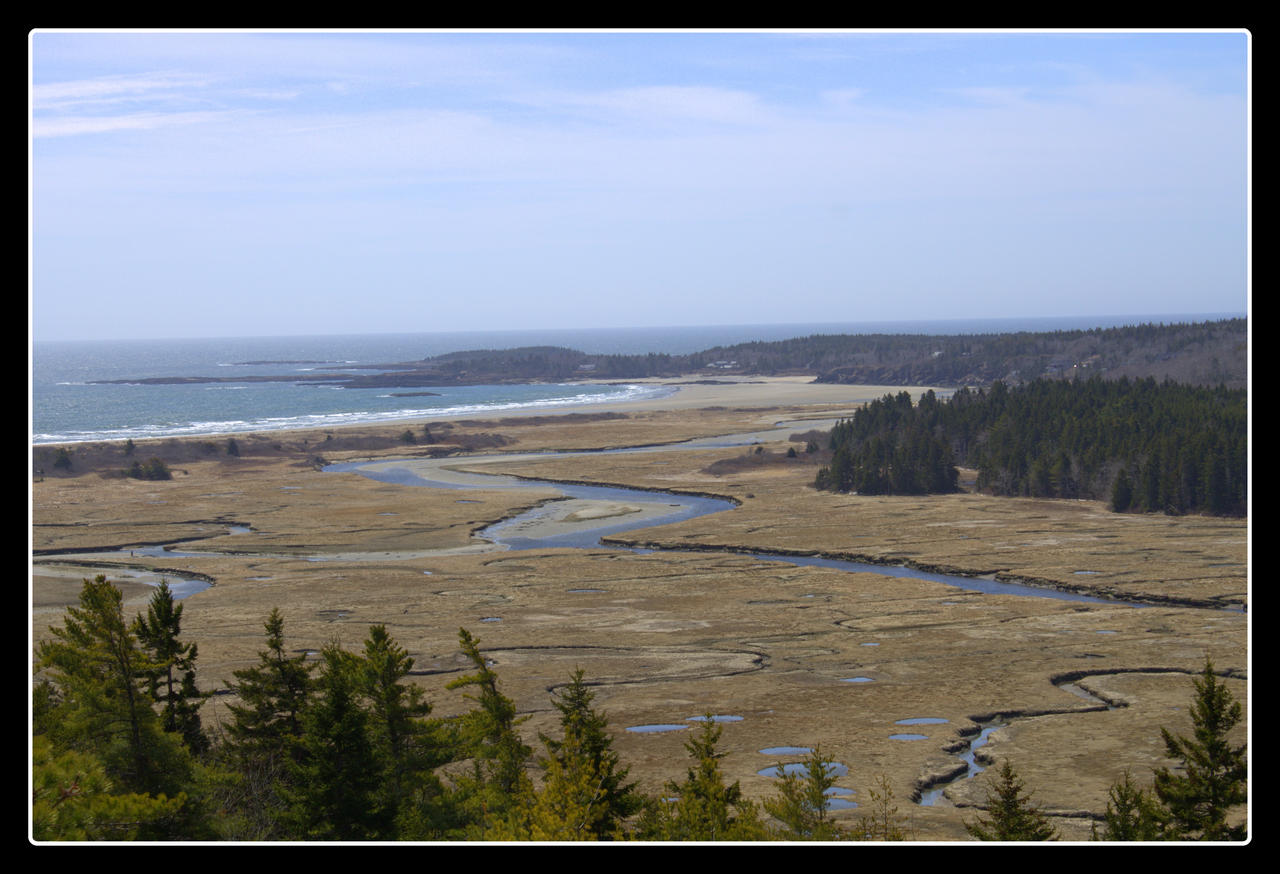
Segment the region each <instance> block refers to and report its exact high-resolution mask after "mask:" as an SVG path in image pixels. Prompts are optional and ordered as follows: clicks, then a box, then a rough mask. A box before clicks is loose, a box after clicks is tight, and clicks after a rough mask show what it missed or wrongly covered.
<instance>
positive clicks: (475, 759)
mask: <svg viewBox="0 0 1280 874" xmlns="http://www.w3.org/2000/svg"><path fill="white" fill-rule="evenodd" d="M458 640H459V643H460V644H461V647H462V652H463V654H464V655H465V656H466V657H467V659H468V660H470V662H471V664H472V665H474V666H475V668H476V672H475V673H474V674H467V675H465V676H462V677H459V678H458V679H456V680H453V681H452V682H450V683H449V684H448V686H447V688H449V689H462V688H468V687H471V686H474V687H476V688H477V689H478V691H477V692H476V693H475V694H469V695H468V696H467V697H469V698H471V700H473V701H474V702H476V705H477V706H476V708H475V709H473V710H471V711H470V712H468V713H467V714H466V715H465V716H464V717H463V719H462V720H461V725H460V726H459V740H460V743H461V745H462V751H463V755H464V756H466V757H469V758H471V760H472V774H471V777H470V778H469V779H465V780H460V781H459V788H460V790H461V792H462V794H463V796H464V798H463V799H462V800H463V803H464V805H466V806H467V807H469V809H470V811H471V816H472V818H473V822H474V824H475V826H476V827H477V828H478V829H479V830H480V833H481V834H483V832H484V830H485V829H486V828H488V827H489V825H490V824H491V822H490V821H491V820H500V819H502V818H504V817H505V816H506V814H507V812H508V811H509V810H510V809H511V807H512V806H513V805H514V804H516V803H517V802H518V801H519V800H520V799H523V798H526V797H527V796H528V795H529V794H530V793H531V791H532V785H531V783H530V780H529V776H528V775H527V774H526V773H525V765H526V764H527V763H528V761H529V757H530V755H531V754H532V752H533V751H532V750H531V749H530V748H529V747H528V746H526V745H525V743H524V741H522V740H521V739H520V735H519V733H518V732H517V731H516V727H517V726H518V725H519V724H520V723H522V722H524V719H520V718H517V716H516V705H515V702H514V701H512V700H511V699H510V698H508V697H507V696H505V695H503V694H502V693H501V692H500V691H499V689H498V675H497V674H495V673H494V672H493V671H491V670H490V669H489V664H488V662H487V661H486V660H485V657H484V656H483V655H482V654H481V652H480V644H479V641H477V640H476V639H475V638H474V637H472V636H471V634H470V633H469V632H468V631H467V630H466V629H465V628H460V629H458Z"/></svg>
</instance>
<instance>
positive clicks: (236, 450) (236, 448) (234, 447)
mask: <svg viewBox="0 0 1280 874" xmlns="http://www.w3.org/2000/svg"><path fill="white" fill-rule="evenodd" d="M227 455H232V456H235V457H237V458H238V457H239V456H240V444H239V443H237V442H236V438H234V437H228V438H227Z"/></svg>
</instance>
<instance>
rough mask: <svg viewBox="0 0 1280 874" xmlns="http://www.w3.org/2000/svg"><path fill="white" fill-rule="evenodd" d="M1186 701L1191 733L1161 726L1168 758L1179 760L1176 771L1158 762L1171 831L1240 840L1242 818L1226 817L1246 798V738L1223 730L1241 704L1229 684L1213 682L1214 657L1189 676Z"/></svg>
mask: <svg viewBox="0 0 1280 874" xmlns="http://www.w3.org/2000/svg"><path fill="white" fill-rule="evenodd" d="M1194 686H1195V699H1194V700H1193V702H1192V705H1191V721H1192V724H1193V726H1194V736H1193V737H1191V738H1187V737H1183V736H1180V735H1174V734H1171V733H1170V732H1169V731H1168V729H1164V728H1162V729H1160V733H1161V735H1162V736H1163V738H1164V743H1165V749H1166V750H1167V753H1168V755H1169V757H1170V758H1173V759H1178V760H1180V761H1181V763H1182V765H1181V768H1180V769H1179V771H1178V772H1175V771H1171V770H1169V769H1168V768H1160V769H1158V770H1157V771H1156V773H1155V794H1156V797H1157V798H1159V800H1160V803H1161V804H1163V805H1164V807H1165V808H1166V809H1167V810H1168V812H1169V816H1170V819H1171V822H1170V827H1169V831H1170V834H1171V835H1172V836H1174V837H1176V838H1179V839H1193V840H1203V841H1242V840H1244V839H1245V826H1244V825H1243V824H1239V825H1230V824H1229V823H1228V822H1227V818H1228V815H1229V814H1230V812H1231V809H1232V808H1234V807H1237V806H1238V805H1241V804H1245V803H1246V802H1247V801H1248V788H1249V787H1248V774H1249V770H1248V765H1247V763H1246V761H1245V754H1246V746H1247V745H1246V744H1241V745H1239V746H1234V745H1232V744H1231V742H1230V741H1229V740H1228V739H1227V735H1228V734H1229V733H1230V731H1231V729H1233V728H1234V727H1235V726H1236V725H1237V724H1238V723H1239V722H1240V720H1241V719H1242V718H1243V708H1242V707H1241V705H1240V702H1239V701H1236V700H1235V699H1234V697H1233V696H1232V694H1231V690H1230V689H1228V688H1227V687H1226V686H1225V685H1224V684H1221V683H1219V682H1218V678H1217V676H1216V675H1215V674H1214V672H1213V662H1211V661H1210V660H1209V659H1205V663H1204V670H1203V672H1202V673H1201V674H1200V677H1199V678H1198V679H1196V680H1195V681H1194Z"/></svg>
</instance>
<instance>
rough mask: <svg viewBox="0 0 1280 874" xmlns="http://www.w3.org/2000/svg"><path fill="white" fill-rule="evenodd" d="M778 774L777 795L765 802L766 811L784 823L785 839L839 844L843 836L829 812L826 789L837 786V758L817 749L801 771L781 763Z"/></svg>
mask: <svg viewBox="0 0 1280 874" xmlns="http://www.w3.org/2000/svg"><path fill="white" fill-rule="evenodd" d="M778 772H779V773H780V774H781V778H780V782H779V786H778V794H777V795H776V796H774V797H773V798H769V799H766V800H765V802H764V809H765V811H766V812H767V813H768V814H769V815H770V816H772V817H773V818H774V819H776V820H778V821H779V822H780V823H782V826H783V830H782V833H781V836H782V837H783V838H784V839H785V840H789V841H837V840H840V839H841V838H842V837H844V833H843V831H842V830H841V829H840V827H839V826H837V825H836V824H835V823H834V822H832V820H831V816H830V814H829V812H828V810H827V807H828V801H829V799H828V797H827V790H828V789H830V788H831V787H832V786H834V785H835V784H836V768H835V760H834V759H832V758H831V757H830V756H825V755H823V754H822V751H821V749H820V748H818V747H814V749H813V751H812V752H811V753H810V754H809V755H808V756H807V757H806V758H805V761H804V767H803V768H802V769H798V770H792V771H787V770H786V769H784V768H783V766H782V765H781V764H779V765H778Z"/></svg>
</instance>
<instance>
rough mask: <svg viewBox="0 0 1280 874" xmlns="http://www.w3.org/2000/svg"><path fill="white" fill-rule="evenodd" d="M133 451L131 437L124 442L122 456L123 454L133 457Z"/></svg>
mask: <svg viewBox="0 0 1280 874" xmlns="http://www.w3.org/2000/svg"><path fill="white" fill-rule="evenodd" d="M134 449H135V447H134V445H133V438H132V437H130V438H129V439H128V440H126V441H124V454H125V455H126V456H129V455H133V450H134Z"/></svg>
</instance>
